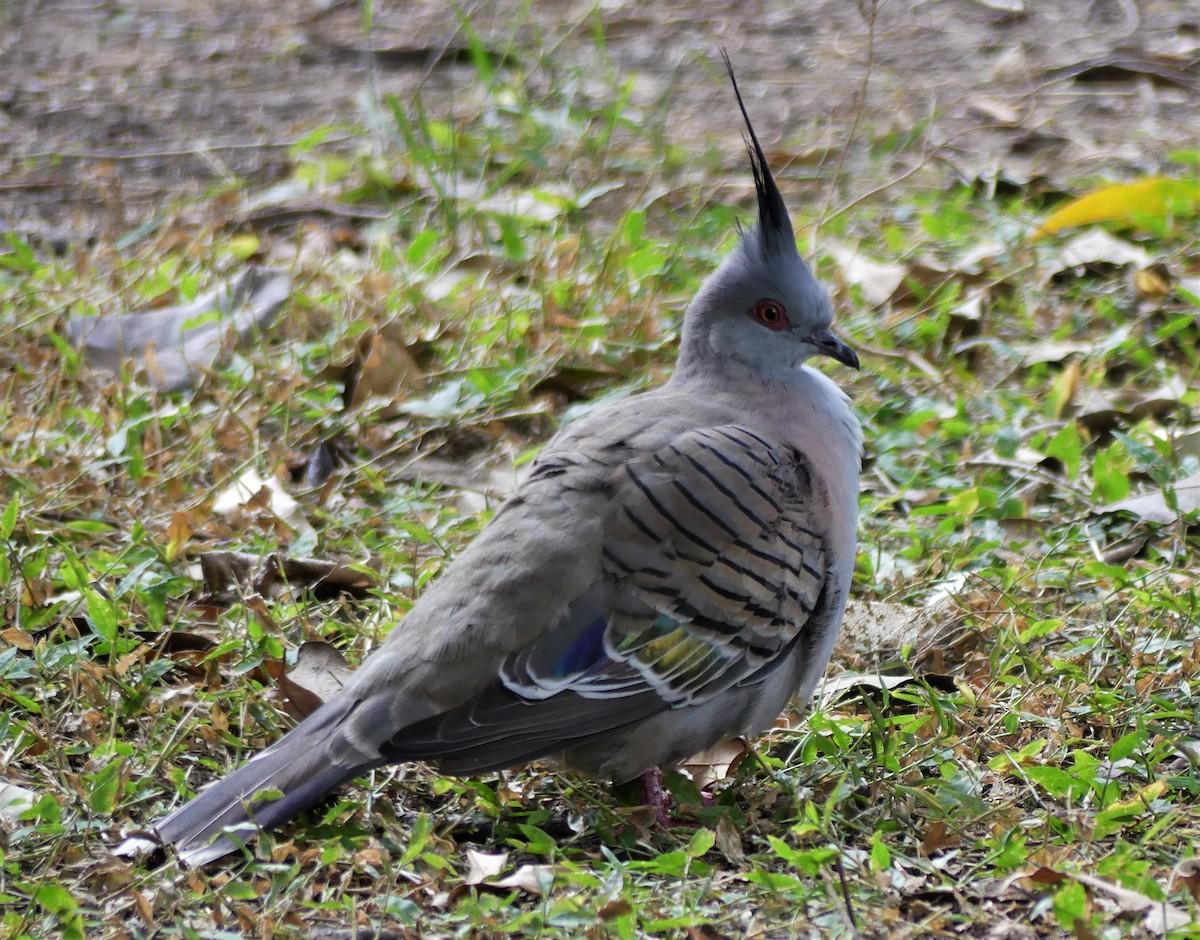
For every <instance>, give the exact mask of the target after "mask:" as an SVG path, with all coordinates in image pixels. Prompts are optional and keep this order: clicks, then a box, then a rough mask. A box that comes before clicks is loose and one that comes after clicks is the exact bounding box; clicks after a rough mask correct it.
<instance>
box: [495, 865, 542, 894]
mask: <svg viewBox="0 0 1200 940" xmlns="http://www.w3.org/2000/svg"><path fill="white" fill-rule="evenodd" d="M489 885H490V887H494V888H516V889H517V890H518V891H524V892H525V893H526V894H533V895H537V896H539V897H540V896H542V895H544V894H549V893H550V889H551V887H553V885H554V866H553V865H522V866H521V867H520V868H518V869H517V870H516V871H514V872H513V873H512V874H511V875H508V876H507V877H504V878H501V879H500V880H499V881H492V882H489Z"/></svg>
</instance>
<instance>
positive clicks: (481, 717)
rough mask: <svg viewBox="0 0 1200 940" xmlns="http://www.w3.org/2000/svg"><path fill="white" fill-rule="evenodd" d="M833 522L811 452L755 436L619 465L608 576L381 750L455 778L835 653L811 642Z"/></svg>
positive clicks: (689, 437) (681, 446) (723, 436)
mask: <svg viewBox="0 0 1200 940" xmlns="http://www.w3.org/2000/svg"><path fill="white" fill-rule="evenodd" d="M824 511H825V501H824V494H823V492H822V491H820V488H819V485H818V484H817V483H815V481H814V479H813V477H812V474H811V471H810V469H809V467H808V464H807V462H806V461H805V459H804V458H803V456H802V455H801V454H799V453H798V452H797V451H795V450H794V449H792V448H788V447H785V446H782V445H780V444H778V443H775V442H772V441H769V440H767V439H766V438H764V437H763V436H761V435H759V434H757V433H755V432H753V431H750V430H748V429H746V428H744V427H738V426H734V425H726V426H720V427H713V428H701V429H694V430H690V431H687V432H684V433H682V434H680V435H678V436H676V437H675V438H674V439H672V440H671V441H670V442H669V443H667V444H666V445H665V446H662V447H660V448H658V449H657V450H656V451H654V452H653V453H650V454H646V455H643V456H640V457H637V458H634V459H631V460H627V461H625V462H623V463H622V464H621V465H620V467H619V468H618V469H617V470H616V472H615V478H614V479H613V481H612V484H611V501H610V504H609V508H608V510H607V513H606V517H605V519H604V522H603V525H604V539H603V542H602V550H601V555H602V559H601V565H602V576H601V578H600V579H598V580H597V581H596V582H595V583H594V584H593V585H592V586H591V588H589V589H588V590H587V591H585V592H584V593H583V594H582V595H581V596H580V597H578V598H577V599H576V600H575V601H574V602H573V603H572V604H571V605H570V606H569V608H568V609H567V611H566V613H565V615H564V616H563V618H562V619H561V621H560V622H559V623H558V624H557V625H556V626H555V627H554V628H553V629H550V630H548V631H547V632H545V633H544V634H543V635H542V636H541V637H539V638H538V639H536V640H534V641H533V642H532V643H530V644H528V645H527V646H525V647H524V648H522V649H520V650H518V651H517V652H515V653H514V654H512V655H511V656H509V657H508V658H507V659H506V660H505V662H504V663H503V665H502V667H501V670H500V677H499V681H498V682H496V683H494V684H493V685H492V686H491V687H489V689H487V690H486V691H485V692H484V693H483V694H482V695H479V696H478V697H476V698H474V699H473V700H472V701H470V702H467V703H464V704H463V705H461V706H459V707H457V708H453V709H450V710H449V711H446V712H443V713H441V714H439V715H436V716H432V717H430V718H428V719H426V720H424V721H421V722H418V723H416V724H414V725H411V726H409V727H407V728H405V729H403V730H401V731H400V732H399V734H397V735H396V736H395V738H393V739H392V741H391V742H389V743H388V745H385V747H384V752H385V753H386V754H387V755H388V756H389V758H392V759H411V758H419V759H426V760H436V761H439V762H440V763H441V764H442V766H443V768H445V769H448V770H451V771H455V772H462V771H480V770H485V769H491V768H498V767H503V766H507V765H510V764H513V763H517V762H520V761H522V760H527V759H530V758H533V757H537V756H540V755H543V754H547V753H555V752H557V751H560V750H562V749H564V748H567V747H571V746H574V745H576V744H578V743H579V742H580V741H582V740H585V739H588V738H594V737H596V736H598V735H603V734H605V733H608V732H611V731H613V730H615V729H617V728H620V727H623V726H625V725H629V724H632V723H635V722H637V721H640V720H643V719H645V718H647V717H649V716H650V715H652V714H655V713H657V712H660V711H663V710H665V709H668V708H673V707H681V706H685V705H689V704H696V703H699V702H703V701H706V700H708V699H710V698H712V697H713V696H716V695H720V694H721V693H723V692H726V691H728V690H730V689H731V688H732V687H734V686H737V685H743V684H752V683H755V682H758V681H761V680H762V679H764V678H765V677H766V676H767V675H768V674H770V673H771V672H772V671H773V667H774V666H775V665H777V664H778V663H779V662H780V661H781V660H782V659H783V658H785V657H787V656H791V655H798V656H801V657H804V656H806V654H807V652H808V651H809V650H822V649H825V648H826V644H825V643H824V641H823V640H824V638H823V637H815V636H812V637H810V636H807V635H805V629H806V627H808V626H809V625H810V622H814V621H810V617H811V615H812V613H813V611H814V610H816V609H817V607H818V605H819V604H820V602H821V596H822V591H823V590H824V586H825V579H826V552H825V546H824V540H823V535H822V533H823V531H824V529H825V525H824V522H823V520H822V518H821V515H822V513H823V512H824ZM579 524H580V525H589V524H596V523H594V522H592V521H589V520H579ZM819 622H822V623H823V622H824V621H823V619H819ZM810 665H813V666H814V667H815V668H817V669H820V668H822V667H823V666H824V662H823V659H822V661H821V662H819V663H815V664H810ZM799 674H800V675H806V674H807V670H806V669H801V671H800V673H799Z"/></svg>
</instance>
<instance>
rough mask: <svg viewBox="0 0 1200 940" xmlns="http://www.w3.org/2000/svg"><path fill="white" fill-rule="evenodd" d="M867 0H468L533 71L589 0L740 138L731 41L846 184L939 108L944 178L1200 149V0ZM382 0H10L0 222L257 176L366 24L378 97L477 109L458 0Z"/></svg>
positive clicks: (1117, 164)
mask: <svg viewBox="0 0 1200 940" xmlns="http://www.w3.org/2000/svg"><path fill="white" fill-rule="evenodd" d="M866 3H867V0H860V2H859V3H857V4H856V3H853V2H846V0H811V2H802V0H793V2H790V3H780V2H765V0H743V2H740V3H738V4H737V5H736V10H734V11H733V12H730V10H729V7H730V5H729V4H727V3H724V2H722V3H718V2H714V0H692V2H687V3H685V2H682V0H660V2H654V3H651V2H645V0H599V2H598V3H591V2H588V3H574V2H571V3H568V2H562V3H554V4H550V3H534V4H528V3H521V2H512V0H491V2H489V0H478V2H475V3H471V4H468V5H467V6H466V7H465V12H466V15H467V16H468V17H469V20H470V23H471V24H472V26H473V27H474V29H475V30H476V31H477V32H478V33H479V35H480V36H481V37H482V38H483V39H484V41H485V42H486V43H487V44H488V46H489V48H491V49H493V50H497V51H504V52H505V53H506V54H507V55H508V56H509V59H508V61H509V62H510V63H514V64H515V67H516V68H519V69H522V70H523V71H524V70H530V72H529V80H530V81H532V82H537V81H542V82H545V81H547V76H546V75H545V74H540V73H539V69H541V68H542V67H541V66H539V65H538V63H539V61H541V57H544V58H545V59H546V60H549V61H552V62H553V61H555V60H557V61H558V62H560V63H562V65H563V66H569V65H570V64H573V63H578V62H582V63H585V64H588V65H595V66H596V67H597V68H599V67H600V66H601V64H602V63H601V55H602V52H601V51H600V46H599V45H598V44H597V41H596V24H597V22H599V23H600V24H602V28H603V34H604V37H605V43H606V46H605V48H606V52H607V55H608V56H609V57H610V58H611V61H612V66H613V68H614V69H615V71H616V72H617V74H618V75H622V76H634V77H635V79H636V86H635V95H634V102H635V103H639V102H641V103H644V104H647V105H649V104H652V103H653V102H656V101H663V100H666V101H670V102H671V105H670V113H669V118H668V122H667V134H668V136H669V137H670V138H671V139H678V140H685V141H689V142H691V141H704V142H706V143H712V144H714V145H716V146H718V147H720V148H722V149H727V150H728V151H729V152H730V154H733V153H736V151H737V148H738V146H739V141H738V139H737V136H736V132H735V129H736V127H737V121H736V120H735V119H734V118H733V116H732V115H731V114H725V113H723V112H715V111H714V109H713V107H712V101H713V96H714V94H715V93H716V90H717V89H718V87H720V86H721V84H722V83H723V80H722V78H721V76H720V73H719V70H718V68H717V67H716V56H717V50H718V49H719V48H720V47H722V46H724V47H725V48H727V49H728V51H729V53H730V55H731V57H732V58H733V61H734V62H735V64H736V66H737V68H738V70H739V75H740V78H741V81H742V84H743V87H744V88H745V89H746V91H747V97H748V98H750V99H751V100H752V111H753V113H754V115H755V120H756V122H757V123H758V125H759V127H760V128H762V129H763V130H764V137H767V138H768V139H769V140H768V143H769V144H773V143H778V144H779V145H780V146H783V145H786V146H788V147H790V148H791V149H792V151H793V152H795V153H797V154H802V153H803V152H804V151H805V150H808V151H810V152H811V153H822V152H834V151H836V150H837V149H839V148H840V146H841V144H842V142H843V141H845V140H846V139H847V138H848V137H849V139H850V141H851V145H850V148H849V151H848V153H849V160H848V161H847V162H846V165H845V172H844V174H843V176H844V179H848V180H850V183H849V184H847V186H846V187H845V188H846V191H847V192H848V194H849V195H857V194H862V193H864V192H868V191H870V189H872V188H873V187H874V186H875V185H878V184H879V183H880V182H883V181H884V180H883V179H873V178H869V173H870V172H872V170H871V168H872V167H874V168H875V170H874V172H878V168H879V161H878V160H876V161H874V162H873V163H872V162H871V161H869V160H868V154H869V151H870V148H871V145H872V142H873V141H874V142H878V141H879V140H881V139H882V138H883V137H884V136H885V135H887V134H889V133H895V132H905V131H907V130H908V129H910V128H912V127H920V122H922V121H925V120H928V124H927V126H925V127H924V128H923V130H920V131H919V133H918V135H917V136H918V146H917V147H915V148H913V150H912V151H911V154H913V155H915V158H916V159H919V160H920V161H921V162H922V163H923V164H924V165H925V166H926V167H927V168H934V169H935V170H936V172H940V173H943V174H944V175H945V176H946V177H947V178H951V177H952V176H953V175H954V174H956V173H957V174H963V175H966V176H968V177H970V176H982V177H984V178H991V177H994V176H995V175H996V174H997V173H1002V174H1005V175H1007V176H1009V177H1011V178H1012V179H1013V180H1014V181H1015V182H1017V183H1021V182H1024V181H1025V180H1027V179H1029V178H1030V177H1034V176H1047V177H1051V178H1053V179H1055V180H1056V181H1060V182H1072V181H1078V180H1079V179H1081V178H1084V177H1088V176H1100V175H1105V176H1111V175H1129V174H1137V173H1146V172H1154V171H1156V170H1158V169H1160V168H1161V166H1162V163H1163V161H1164V160H1165V159H1166V156H1167V154H1168V153H1170V152H1171V151H1172V150H1173V149H1175V148H1180V147H1193V148H1194V147H1196V130H1197V127H1198V126H1200V125H1198V123H1197V120H1198V109H1197V88H1198V86H1200V64H1198V59H1200V6H1198V5H1197V4H1195V3H1193V2H1189V0H1054V2H1047V0H1025V2H1024V3H1022V2H1021V0H931V2H912V0H881V2H879V3H878V7H877V9H876V11H875V16H874V25H873V28H871V27H869V26H868V22H867V18H866V17H865V16H864V10H863V7H864V6H865V5H866ZM375 7H376V11H375V22H374V28H373V31H372V33H371V35H370V36H369V37H367V36H366V34H365V32H364V27H363V17H362V11H361V6H360V4H359V3H356V2H345V0H271V2H255V0H236V2H235V0H214V2H212V3H194V2H192V0H125V2H119V0H5V2H4V3H2V4H0V231H2V230H10V231H17V232H20V233H22V234H26V235H29V236H32V237H34V238H38V239H47V238H49V239H54V240H61V241H73V240H77V239H80V238H94V237H105V236H110V237H111V236H114V235H117V234H120V233H122V232H125V231H128V230H129V229H130V228H131V227H133V226H135V225H136V224H138V223H139V222H140V221H143V220H145V219H146V218H148V217H150V216H152V215H153V214H154V212H155V211H156V210H157V209H159V208H161V207H163V206H165V205H166V204H168V203H169V202H171V201H173V200H176V199H179V198H181V197H187V196H189V195H191V194H193V193H197V192H200V191H204V190H206V189H210V188H211V187H212V186H213V185H214V184H217V183H220V182H221V181H222V180H228V179H231V178H233V179H236V178H241V179H244V180H249V181H251V182H252V183H254V184H265V183H267V182H269V181H271V180H272V179H274V178H276V177H278V176H279V175H280V174H281V173H283V172H284V171H285V170H286V164H287V148H288V145H289V144H290V143H292V142H294V141H295V140H296V139H297V138H299V137H300V136H301V135H302V134H303V133H304V132H305V131H306V130H309V129H312V128H314V127H317V126H320V125H324V124H328V123H330V122H338V121H348V120H352V119H356V118H357V117H358V116H359V114H360V113H361V112H360V109H359V105H358V104H357V102H358V101H359V100H361V96H362V92H363V89H364V87H365V76H366V75H367V70H366V63H367V56H366V55H365V54H364V50H365V49H367V48H368V47H369V48H371V49H373V50H375V51H376V54H375V55H374V57H373V69H372V71H373V73H374V78H375V82H376V85H377V91H378V93H379V94H380V95H387V94H392V93H395V94H397V95H399V96H400V97H401V100H410V99H411V96H412V95H413V94H414V92H416V91H417V89H418V87H420V91H421V95H422V98H423V100H424V102H425V105H426V108H427V109H429V110H430V111H434V112H435V113H436V112H437V111H438V110H439V109H445V113H450V111H451V109H452V113H454V114H455V115H463V114H465V113H466V112H467V111H468V110H469V108H470V107H471V94H470V88H471V84H472V81H473V79H474V70H473V68H472V67H471V66H470V65H469V64H466V63H464V62H463V61H462V60H461V58H457V59H456V55H457V53H456V50H461V49H462V48H463V46H464V44H465V43H464V37H463V34H462V31H461V29H460V26H459V23H460V20H459V18H458V16H457V15H456V13H455V12H454V9H453V5H451V4H446V3H440V2H433V0H409V2H406V3H399V2H396V0H376V3H375ZM864 82H865V87H866V90H867V94H866V100H865V106H863V107H861V108H860V106H859V100H860V99H859V95H860V89H861V88H862V87H863V86H864ZM722 94H724V91H723V89H722ZM722 100H723V99H722ZM726 104H727V103H726V102H724V100H723V103H722V108H725V107H726ZM856 115H858V120H857V123H856ZM856 173H857V174H861V175H856Z"/></svg>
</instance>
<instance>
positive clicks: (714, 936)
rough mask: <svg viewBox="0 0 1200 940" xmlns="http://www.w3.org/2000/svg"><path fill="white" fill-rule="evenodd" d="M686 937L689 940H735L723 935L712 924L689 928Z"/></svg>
mask: <svg viewBox="0 0 1200 940" xmlns="http://www.w3.org/2000/svg"><path fill="white" fill-rule="evenodd" d="M684 936H685V937H687V940H733V938H732V937H730V936H729V935H728V934H723V933H721V931H719V930H717V928H716V927H714V926H713V925H712V924H698V925H697V926H695V927H688V928H687V933H686V934H684Z"/></svg>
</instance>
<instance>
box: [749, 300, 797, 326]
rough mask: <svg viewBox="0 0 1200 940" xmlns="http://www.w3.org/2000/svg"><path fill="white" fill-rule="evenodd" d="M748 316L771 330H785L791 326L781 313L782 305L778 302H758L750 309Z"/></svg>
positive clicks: (785, 316) (785, 315)
mask: <svg viewBox="0 0 1200 940" xmlns="http://www.w3.org/2000/svg"><path fill="white" fill-rule="evenodd" d="M750 316H752V317H754V319H755V320H757V321H758V322H759V323H761V324H762V325H763V326H765V327H767V328H768V329H771V330H786V329H787V328H788V327H790V326H791V325H792V324H791V323H789V322H788V318H787V314H786V313H784V311H783V304H781V303H780V302H779V301H778V300H760V301H758V303H756V304H755V305H754V306H753V307H751V308H750Z"/></svg>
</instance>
